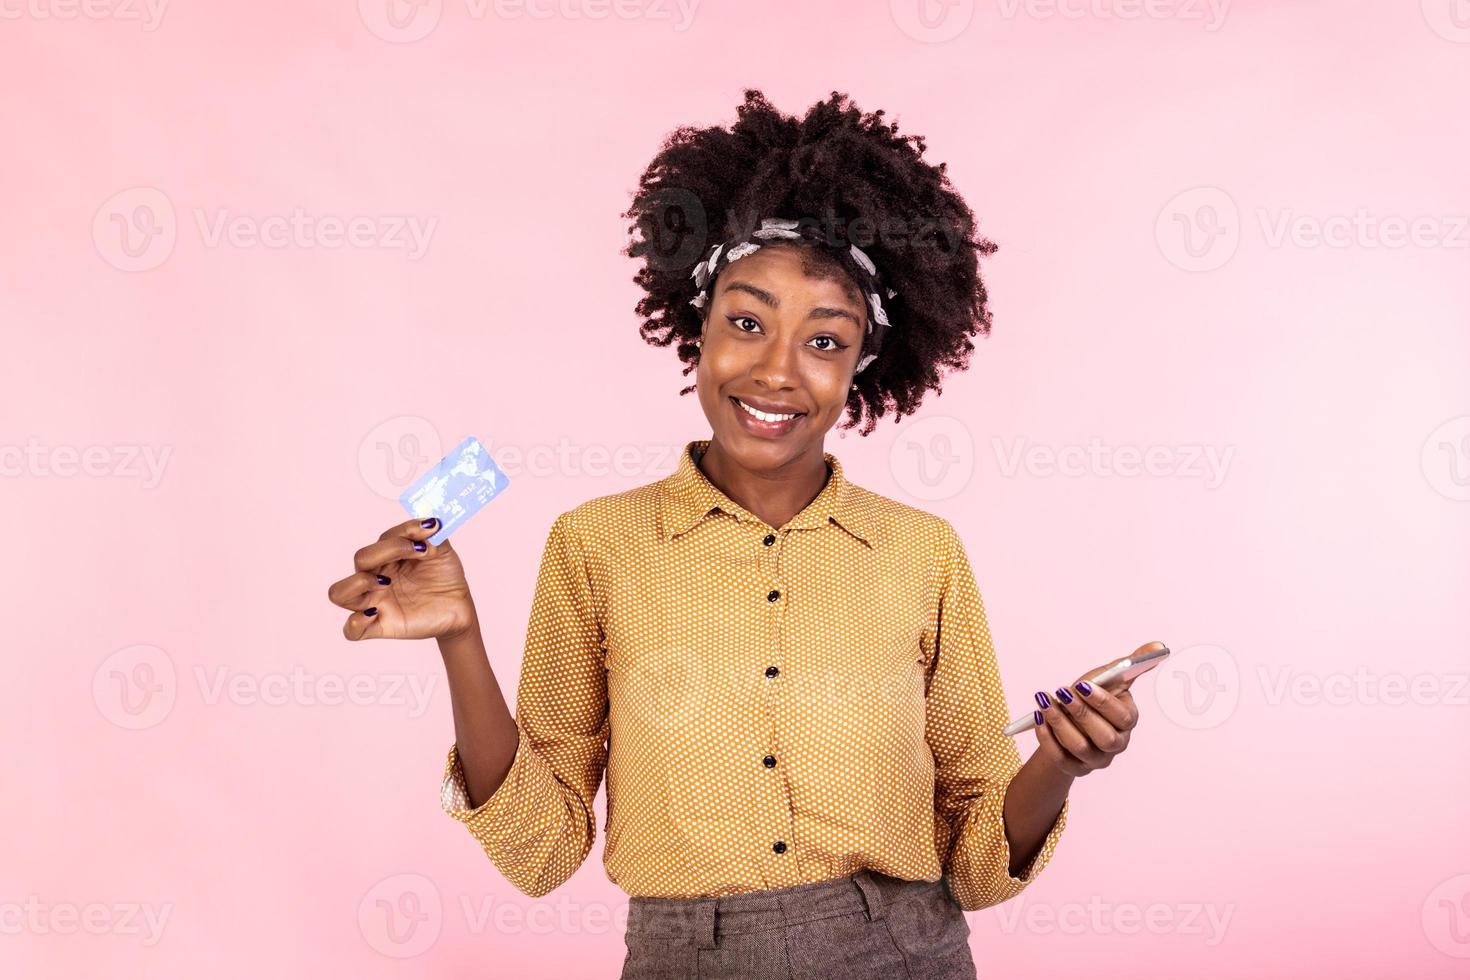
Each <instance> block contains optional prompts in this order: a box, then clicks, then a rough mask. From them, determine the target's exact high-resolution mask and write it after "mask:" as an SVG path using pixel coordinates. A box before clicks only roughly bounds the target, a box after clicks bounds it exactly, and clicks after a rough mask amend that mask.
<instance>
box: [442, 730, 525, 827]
mask: <svg viewBox="0 0 1470 980" xmlns="http://www.w3.org/2000/svg"><path fill="white" fill-rule="evenodd" d="M532 754H533V752H532V749H531V743H530V741H529V739H527V738H526V733H525V731H524V730H523V729H522V728H521V727H520V726H519V725H517V726H516V751H515V756H514V757H513V758H512V759H511V763H510V770H509V771H508V772H506V774H505V779H503V780H502V781H501V783H500V785H499V786H497V787H496V788H495V792H493V793H491V794H490V797H489V799H487V800H485V801H484V802H483V803H481V804H480V805H479V806H476V807H471V806H470V792H469V787H468V786H467V785H466V784H465V778H464V766H463V764H462V763H461V762H460V759H459V744H458V743H455V744H453V745H451V746H449V757H448V759H446V760H445V763H444V779H443V782H442V783H441V784H440V788H439V805H440V806H441V807H443V809H444V812H445V813H447V814H449V815H450V816H451V817H453V818H454V819H456V820H458V821H460V822H462V823H465V824H471V823H472V822H473V825H472V826H473V827H483V826H485V825H486V824H488V823H491V822H492V821H493V818H494V817H495V816H496V815H497V814H502V813H505V812H506V810H507V809H508V808H507V803H508V802H509V799H510V797H511V795H512V787H514V786H515V785H516V784H517V783H524V782H525V781H526V775H527V774H526V770H527V769H528V768H529V767H530V765H531V761H532V759H531V757H532Z"/></svg>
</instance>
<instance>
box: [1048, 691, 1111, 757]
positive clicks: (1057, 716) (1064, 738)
mask: <svg viewBox="0 0 1470 980" xmlns="http://www.w3.org/2000/svg"><path fill="white" fill-rule="evenodd" d="M1037 693H1038V694H1040V693H1041V692H1039V691H1038V692H1037ZM1043 697H1045V695H1043ZM1040 701H1041V698H1038V699H1037V702H1038V703H1040ZM1046 701H1047V706H1046V707H1044V708H1042V709H1041V717H1042V720H1044V721H1045V722H1046V724H1047V725H1049V726H1050V727H1051V731H1052V734H1053V735H1055V736H1056V739H1057V742H1058V743H1060V744H1061V746H1062V748H1064V749H1066V750H1067V751H1068V752H1070V753H1071V754H1072V756H1073V757H1075V758H1076V759H1077V760H1078V761H1080V762H1082V763H1084V764H1086V765H1087V766H1088V767H1089V768H1094V769H1095V768H1097V767H1098V766H1099V765H1101V764H1102V762H1103V754H1102V753H1101V752H1099V751H1098V749H1097V747H1096V746H1095V745H1093V744H1092V740H1091V739H1089V738H1088V737H1087V736H1086V735H1085V734H1083V732H1082V729H1080V728H1078V727H1077V723H1076V722H1074V721H1073V720H1072V719H1071V717H1070V716H1069V715H1068V714H1067V712H1066V711H1064V710H1063V709H1062V708H1061V707H1059V706H1058V705H1057V704H1056V703H1055V702H1053V701H1051V699H1050V698H1047V699H1046Z"/></svg>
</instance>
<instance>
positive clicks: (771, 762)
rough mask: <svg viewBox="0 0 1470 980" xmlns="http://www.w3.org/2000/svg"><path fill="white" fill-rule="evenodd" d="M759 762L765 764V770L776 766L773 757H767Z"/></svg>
mask: <svg viewBox="0 0 1470 980" xmlns="http://www.w3.org/2000/svg"><path fill="white" fill-rule="evenodd" d="M761 761H762V762H764V763H765V764H766V768H767V769H770V768H771V767H772V766H774V765H775V764H776V757H775V756H774V755H768V756H766V757H765V758H764V759H762V760H761Z"/></svg>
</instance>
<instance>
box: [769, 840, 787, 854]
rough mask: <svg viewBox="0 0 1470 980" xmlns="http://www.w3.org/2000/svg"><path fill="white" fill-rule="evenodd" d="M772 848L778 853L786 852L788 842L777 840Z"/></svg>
mask: <svg viewBox="0 0 1470 980" xmlns="http://www.w3.org/2000/svg"><path fill="white" fill-rule="evenodd" d="M771 850H773V851H775V852H776V853H777V854H785V853H786V842H785V841H784V840H778V841H776V843H774V844H772V845H771Z"/></svg>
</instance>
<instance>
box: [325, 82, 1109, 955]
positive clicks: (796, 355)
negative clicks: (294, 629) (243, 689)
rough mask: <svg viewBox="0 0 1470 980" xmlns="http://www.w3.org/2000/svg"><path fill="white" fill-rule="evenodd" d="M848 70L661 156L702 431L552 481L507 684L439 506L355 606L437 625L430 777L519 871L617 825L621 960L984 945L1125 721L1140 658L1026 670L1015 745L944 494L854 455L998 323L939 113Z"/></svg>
mask: <svg viewBox="0 0 1470 980" xmlns="http://www.w3.org/2000/svg"><path fill="white" fill-rule="evenodd" d="M882 115H883V113H882V112H878V113H873V114H865V113H862V112H860V111H859V110H858V109H856V108H855V107H853V106H852V105H851V104H850V102H849V101H848V100H847V97H846V96H845V95H842V94H840V93H835V92H834V93H833V94H832V96H831V98H829V99H828V100H826V101H824V102H821V103H818V104H817V105H815V106H813V107H812V108H811V109H810V110H809V111H808V113H807V114H806V116H805V118H803V119H800V120H798V119H794V118H789V117H785V116H782V115H781V114H780V113H778V112H777V111H776V110H775V109H773V108H772V107H771V106H770V105H769V104H768V103H767V102H766V100H765V99H764V98H763V97H762V95H761V94H760V93H759V92H758V91H754V90H751V91H748V92H747V93H746V98H745V103H744V105H743V106H741V108H740V110H739V120H738V122H737V123H736V124H735V125H734V126H733V127H732V128H730V129H721V128H711V129H687V128H686V129H681V130H678V131H676V132H675V133H674V134H673V135H672V136H671V137H669V139H668V140H667V141H666V142H665V144H664V146H663V147H662V148H661V150H660V152H659V153H658V155H657V157H656V158H655V159H654V161H653V162H652V163H651V164H650V165H649V167H648V169H647V171H646V172H645V174H644V175H643V178H642V181H641V184H640V187H639V190H638V191H637V192H636V194H635V196H634V201H633V205H632V207H631V209H630V210H629V212H628V215H627V216H628V217H631V218H632V219H633V221H634V226H633V227H634V228H636V229H637V230H638V231H639V232H640V234H639V235H638V236H637V237H635V240H634V241H633V243H632V244H630V245H629V247H628V249H627V253H628V254H629V255H630V256H633V257H635V258H641V259H643V260H644V267H643V269H642V270H641V271H640V272H639V274H638V276H637V278H636V281H637V282H638V283H639V285H640V286H642V287H643V290H644V296H643V298H642V299H641V301H640V303H639V313H640V315H642V316H644V317H646V318H647V319H646V321H645V323H644V325H643V332H644V335H645V339H646V340H648V341H649V342H650V343H654V344H657V345H660V346H667V345H669V344H672V343H675V342H677V343H678V348H677V350H678V352H679V354H680V356H681V357H682V358H683V359H684V360H685V361H686V362H687V363H688V367H687V368H686V372H685V373H688V371H690V370H696V371H697V375H696V378H697V380H696V383H695V384H694V385H691V386H690V387H689V388H686V389H684V392H688V391H691V390H694V391H697V392H698V395H699V400H700V404H701V406H702V407H703V410H704V413H705V415H706V417H707V418H708V419H709V424H710V427H711V430H712V432H711V437H710V438H709V439H700V440H694V441H691V442H689V443H688V444H687V445H686V446H685V447H684V452H683V454H682V456H681V458H680V460H679V463H678V466H677V468H676V469H675V471H674V472H673V473H672V474H671V475H670V476H668V477H666V478H665V479H662V480H659V481H657V482H655V483H650V484H647V485H645V486H642V487H638V488H635V489H632V490H628V491H625V492H622V493H614V494H610V495H607V496H603V497H598V498H596V499H593V500H590V501H587V502H585V503H583V504H581V505H579V506H578V507H575V508H573V509H572V510H570V511H567V512H565V513H563V514H561V515H559V516H558V517H557V519H556V520H555V521H554V522H553V524H552V526H551V530H550V533H549V535H548V537H547V541H546V546H545V550H544V552H543V555H542V559H541V566H540V572H539V575H538V579H537V583H536V593H535V598H534V600H533V602H532V608H531V617H530V624H529V627H528V630H527V634H526V647H525V655H524V658H523V661H522V665H521V674H520V688H519V692H518V701H517V710H516V714H515V716H512V715H511V714H510V712H509V711H508V709H507V707H506V704H505V701H504V699H503V697H502V694H501V691H500V687H499V685H498V683H497V681H496V678H495V676H494V674H493V673H492V672H491V670H490V667H489V663H488V660H487V657H486V653H485V648H484V644H483V642H482V640H481V636H480V630H479V625H478V619H477V616H476V610H475V605H474V602H473V600H472V598H471V595H470V591H469V587H468V586H467V585H466V582H465V578H464V573H463V569H462V567H461V565H460V562H459V559H458V557H457V556H456V554H455V552H454V549H453V547H452V546H451V544H450V543H449V542H448V541H446V542H445V543H443V544H441V545H437V546H435V545H429V544H427V542H426V539H427V538H428V537H430V536H431V535H432V534H433V533H434V531H435V529H436V527H437V525H436V524H435V522H434V521H433V520H432V519H431V520H429V521H425V522H423V524H422V525H420V523H419V522H417V521H412V522H409V523H407V524H404V525H401V526H399V527H395V528H392V529H390V530H389V531H387V532H386V533H385V534H384V535H383V536H382V537H381V538H380V539H379V540H378V541H377V542H376V543H375V544H371V545H368V546H367V547H365V548H363V549H362V550H361V551H359V552H358V553H357V555H356V568H357V571H356V573H355V574H353V575H351V576H349V577H348V578H345V579H343V580H342V581H340V582H338V583H336V584H335V585H334V586H333V587H332V590H331V596H332V599H333V601H335V602H337V603H338V604H339V605H341V606H343V607H345V608H348V609H351V610H354V611H353V613H352V615H351V616H350V617H349V618H348V620H347V623H346V625H345V627H344V632H345V635H346V636H347V637H348V638H349V639H352V640H358V639H366V638H378V637H393V638H421V637H435V638H436V639H437V640H438V644H439V648H440V650H441V652H442V654H443V658H444V663H445V668H446V671H447V673H448V678H449V685H450V690H451V696H452V701H453V711H454V729H455V743H454V745H453V746H451V747H450V750H449V757H448V760H447V762H446V768H445V776H444V785H443V806H444V808H445V810H446V811H447V812H448V813H450V814H451V815H452V816H454V817H455V818H456V819H458V820H460V821H463V822H464V823H465V824H466V825H467V826H468V828H469V830H470V831H471V832H472V833H473V834H474V836H475V837H476V839H477V840H478V841H479V843H480V845H481V846H482V848H483V849H484V851H485V853H486V854H487V855H488V856H489V858H490V859H491V861H493V862H494V863H495V865H496V867H497V868H498V869H499V870H500V871H501V872H502V873H503V874H504V875H505V877H506V878H507V879H508V880H510V881H511V882H512V883H513V884H514V885H515V886H516V887H517V888H518V889H520V890H521V891H522V892H524V893H525V894H527V895H531V896H541V895H545V894H547V893H548V892H550V891H551V890H552V889H554V888H556V887H557V886H558V885H560V884H562V883H563V882H565V881H566V880H567V879H568V878H569V877H570V876H571V875H572V873H573V872H574V871H575V870H576V869H577V868H578V867H579V866H580V865H581V864H582V862H583V860H584V859H585V858H586V856H587V854H588V853H589V851H590V849H591V847H592V844H593V842H594V840H595V838H596V818H595V816H594V811H593V800H594V798H595V796H596V794H597V791H598V787H599V785H600V784H601V782H602V780H603V778H604V774H605V775H606V779H607V792H608V806H607V814H608V819H607V823H606V824H605V826H604V830H605V832H606V848H605V853H604V865H605V867H606V870H607V874H608V876H609V877H610V878H611V879H612V880H613V881H614V882H616V883H617V884H618V885H619V886H621V887H622V888H623V889H624V890H625V891H627V892H628V894H629V895H630V902H629V919H628V928H627V933H626V944H627V956H626V959H625V961H624V964H623V973H622V976H623V977H624V978H649V977H702V978H710V977H731V978H735V977H739V978H743V980H752V978H767V977H797V976H799V977H842V978H845V980H853V978H863V977H884V978H890V980H891V978H893V977H904V976H911V977H924V978H930V980H936V978H946V977H974V976H975V975H976V973H975V966H974V963H973V961H972V959H971V955H970V949H969V944H968V941H967V937H968V935H969V928H968V925H967V923H966V921H965V917H964V915H963V910H967V909H980V908H985V907H987V906H989V905H994V904H996V903H998V902H1001V901H1004V900H1005V899H1007V898H1010V897H1012V896H1013V895H1015V894H1016V893H1018V892H1019V891H1020V890H1021V889H1023V888H1024V887H1026V885H1028V884H1029V883H1030V882H1031V881H1033V880H1034V879H1035V877H1036V875H1037V874H1038V873H1039V872H1040V871H1041V869H1042V868H1043V867H1044V866H1045V865H1046V863H1047V862H1048V860H1049V859H1050V857H1051V854H1052V851H1053V848H1054V847H1055V846H1056V843H1057V839H1058V837H1059V835H1060V834H1061V833H1062V831H1063V828H1064V827H1065V826H1066V818H1067V808H1068V799H1067V794H1068V790H1069V788H1070V786H1071V783H1072V781H1073V779H1074V778H1076V777H1077V776H1080V775H1083V774H1085V773H1087V772H1090V771H1091V770H1093V769H1098V768H1102V767H1105V766H1107V765H1108V764H1109V763H1110V762H1111V761H1112V759H1113V757H1114V756H1116V755H1117V753H1119V752H1121V751H1122V750H1123V749H1124V748H1126V747H1127V745H1128V739H1129V732H1130V730H1131V729H1132V728H1133V727H1134V725H1135V723H1136V721H1137V710H1136V708H1135V706H1134V704H1133V701H1132V699H1131V697H1129V695H1128V694H1127V693H1126V692H1123V693H1119V694H1116V695H1112V694H1109V693H1108V692H1107V691H1104V690H1102V689H1100V688H1093V687H1092V686H1090V685H1088V684H1087V683H1086V682H1085V681H1078V682H1077V683H1075V684H1074V685H1072V687H1071V688H1070V689H1068V688H1058V689H1057V690H1056V692H1055V697H1056V700H1055V701H1053V700H1051V699H1049V698H1048V697H1047V695H1046V694H1045V693H1043V692H1040V691H1038V692H1037V694H1036V699H1037V709H1036V711H1035V717H1036V721H1037V724H1038V726H1039V727H1038V728H1037V729H1036V731H1037V738H1038V740H1039V746H1038V749H1037V751H1036V752H1035V753H1033V754H1032V756H1031V758H1030V759H1029V761H1027V763H1026V764H1025V765H1024V766H1023V765H1021V763H1020V758H1019V754H1018V752H1017V749H1016V747H1015V745H1014V743H1013V742H1012V741H1011V740H1010V739H1009V738H1008V737H1006V736H1005V735H1004V734H1002V731H1001V730H1002V728H1003V727H1004V726H1005V724H1006V723H1007V721H1008V720H1009V719H1008V718H1007V711H1006V699H1005V696H1004V693H1003V691H1002V687H1001V682H1000V678H999V675H998V671H997V667H996V661H995V654H994V651H993V649H992V646H991V639H990V633H989V629H988V626H987V624H986V618H985V610H984V606H983V604H982V602H981V598H980V595H979V592H978V590H977V589H976V586H975V581H974V578H973V574H972V571H971V568H970V564H969V561H968V558H967V556H966V553H965V550H964V547H963V545H962V544H961V542H960V539H959V537H958V535H957V534H956V532H955V530H954V528H953V526H952V525H951V524H950V523H949V522H948V521H947V520H945V519H944V518H941V517H937V516H934V515H932V514H928V513H926V512H924V511H922V510H919V509H917V508H915V507H911V506H908V505H905V504H902V503H899V502H896V501H893V500H890V499H888V498H886V497H882V496H880V495H878V494H876V493H873V492H871V491H868V490H866V489H863V488H861V487H859V486H857V485H855V484H853V483H850V482H849V481H848V480H847V478H846V475H845V473H844V471H843V469H842V466H841V464H840V463H839V461H838V460H837V458H836V457H835V456H834V455H832V454H831V453H828V452H826V451H825V450H824V447H823V439H824V437H825V436H826V433H827V431H828V430H829V429H830V428H831V427H832V426H833V425H834V424H835V423H837V422H838V420H839V417H840V416H843V415H844V414H845V415H846V416H847V421H848V422H849V423H855V422H857V421H858V420H861V419H866V421H867V426H866V427H865V428H864V430H863V432H864V433H865V434H866V433H867V432H869V431H871V429H872V427H873V424H874V423H875V421H876V419H877V417H879V416H881V415H883V414H884V413H885V411H887V410H889V409H892V410H893V411H894V412H895V413H896V414H897V415H898V416H899V417H902V416H903V415H904V414H907V413H911V412H913V411H914V410H915V409H916V408H917V407H918V404H919V401H920V399H921V398H922V396H923V394H924V393H925V391H926V390H931V389H932V390H937V389H938V387H939V369H940V368H941V367H944V366H952V367H960V368H962V367H964V366H966V364H967V361H968V354H969V353H970V351H971V350H973V345H972V344H971V341H970V337H971V336H972V335H973V334H974V333H975V332H977V331H979V332H986V331H988V329H989V312H988V310H987V308H986V295H985V289H984V286H983V284H982V282H981V278H980V275H979V272H978V256H979V255H980V254H988V253H989V252H991V251H992V250H993V249H994V247H995V246H994V245H993V244H991V243H990V242H988V241H986V240H984V239H983V238H978V237H977V236H976V234H975V220H974V216H973V215H972V213H971V212H970V210H969V208H968V207H967V206H966V205H965V203H964V202H963V201H962V200H961V199H960V197H959V196H958V195H957V194H956V193H955V191H954V190H953V189H952V188H951V187H950V185H949V183H948V179H947V177H946V176H945V174H944V167H943V165H941V166H938V167H935V166H932V165H930V164H928V163H926V162H924V161H923V159H922V153H923V150H924V143H923V141H922V139H920V138H918V137H913V136H900V135H898V133H897V127H896V126H894V125H891V124H886V123H884V122H883V120H882V118H881V117H882Z"/></svg>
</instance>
